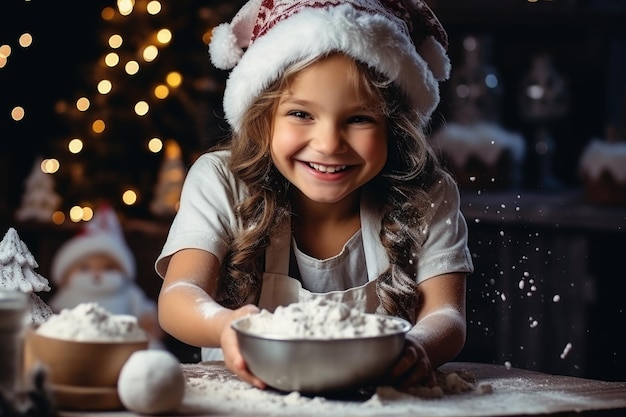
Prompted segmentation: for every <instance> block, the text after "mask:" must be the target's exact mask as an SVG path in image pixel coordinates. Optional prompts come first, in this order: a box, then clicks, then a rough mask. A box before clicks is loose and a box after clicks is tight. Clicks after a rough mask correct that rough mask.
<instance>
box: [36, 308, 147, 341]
mask: <svg viewBox="0 0 626 417" xmlns="http://www.w3.org/2000/svg"><path fill="white" fill-rule="evenodd" d="M37 333H39V334H41V335H43V336H48V337H52V338H56V339H64V340H75V341H82V342H87V341H88V342H131V341H143V340H147V335H146V333H145V332H144V330H143V329H142V328H141V327H140V326H139V323H138V322H137V318H136V317H135V316H131V315H122V314H112V313H110V312H109V311H107V310H105V309H104V308H103V307H101V306H100V305H99V304H97V303H82V304H79V305H77V306H76V307H74V308H72V309H63V310H61V312H60V313H59V314H53V315H52V316H50V318H49V319H48V320H47V321H45V322H44V323H42V324H41V325H40V326H39V327H38V328H37Z"/></svg>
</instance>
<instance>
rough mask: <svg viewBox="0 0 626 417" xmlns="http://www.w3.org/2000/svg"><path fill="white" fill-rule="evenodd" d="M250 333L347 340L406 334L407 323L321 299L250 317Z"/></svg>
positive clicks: (264, 311) (278, 308) (282, 307)
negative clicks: (405, 326)
mask: <svg viewBox="0 0 626 417" xmlns="http://www.w3.org/2000/svg"><path fill="white" fill-rule="evenodd" d="M249 324H250V327H249V328H248V329H247V330H248V331H249V332H250V333H254V334H261V335H272V336H281V337H289V338H306V339H344V338H355V337H372V336H381V335H385V334H393V333H398V332H399V331H402V329H403V322H401V321H399V320H397V319H395V318H391V317H386V316H381V315H376V314H366V313H363V312H361V311H360V310H357V309H353V308H350V307H348V306H347V305H345V304H342V303H338V302H334V301H330V300H326V299H322V298H318V299H314V300H312V301H308V302H300V303H293V304H289V305H287V306H280V307H277V308H276V310H275V311H274V313H271V312H269V311H267V310H262V311H261V312H260V313H258V314H254V315H251V316H249Z"/></svg>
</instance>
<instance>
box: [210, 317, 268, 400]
mask: <svg viewBox="0 0 626 417" xmlns="http://www.w3.org/2000/svg"><path fill="white" fill-rule="evenodd" d="M258 312H259V309H258V307H256V306H254V305H245V306H243V307H241V308H238V309H237V310H233V311H231V312H230V314H229V317H228V320H226V322H225V325H224V328H223V330H222V333H221V335H220V344H221V346H222V351H223V352H224V364H225V365H226V367H227V368H228V369H229V370H231V371H232V372H234V373H235V374H236V375H237V376H238V377H239V378H241V380H243V381H246V382H247V383H249V384H251V385H253V386H255V387H257V388H260V389H265V388H266V384H265V383H264V382H263V381H261V380H260V379H259V378H257V377H256V376H254V375H253V374H252V373H251V372H250V370H249V369H248V366H247V365H246V362H245V360H244V359H243V356H241V351H240V350H239V342H238V341H237V334H236V333H235V331H234V330H233V329H232V328H231V327H230V324H231V323H232V322H233V321H235V320H236V319H238V318H241V317H244V316H247V315H249V314H255V313H258Z"/></svg>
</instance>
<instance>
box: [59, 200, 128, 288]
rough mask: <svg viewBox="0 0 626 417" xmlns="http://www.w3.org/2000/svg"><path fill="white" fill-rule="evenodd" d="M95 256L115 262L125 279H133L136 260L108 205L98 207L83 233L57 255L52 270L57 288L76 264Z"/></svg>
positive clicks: (72, 239)
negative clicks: (106, 257)
mask: <svg viewBox="0 0 626 417" xmlns="http://www.w3.org/2000/svg"><path fill="white" fill-rule="evenodd" d="M97 253H102V254H106V255H109V256H110V257H111V258H113V259H115V261H117V263H118V264H119V265H120V268H121V269H122V272H124V274H125V275H126V277H127V278H129V279H135V273H136V265H135V258H134V256H133V253H132V251H131V250H130V248H129V247H128V245H127V244H126V242H125V240H124V234H123V232H122V227H121V225H120V223H119V219H118V217H117V214H116V213H115V211H114V210H113V208H112V207H111V206H109V205H108V204H103V205H102V206H101V207H99V208H98V209H97V211H96V212H95V214H94V217H93V218H92V219H91V220H90V221H89V222H88V223H86V224H85V227H84V228H83V230H82V231H81V232H80V233H79V234H77V235H76V236H74V237H73V238H71V239H70V240H68V241H67V242H65V243H64V244H63V245H62V246H61V247H60V248H59V250H58V251H57V252H56V254H55V255H54V259H53V260H52V266H51V277H52V281H53V282H54V283H55V284H57V285H60V284H61V283H62V281H63V279H64V277H65V274H66V273H67V272H68V270H69V269H70V268H71V267H72V266H73V265H74V264H75V263H76V262H77V261H79V260H80V259H82V258H84V257H85V256H89V255H93V254H97Z"/></svg>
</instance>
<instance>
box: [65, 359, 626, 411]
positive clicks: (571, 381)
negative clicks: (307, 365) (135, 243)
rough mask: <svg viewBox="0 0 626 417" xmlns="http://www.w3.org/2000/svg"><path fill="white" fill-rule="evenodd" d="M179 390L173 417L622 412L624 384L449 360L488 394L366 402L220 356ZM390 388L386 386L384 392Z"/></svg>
mask: <svg viewBox="0 0 626 417" xmlns="http://www.w3.org/2000/svg"><path fill="white" fill-rule="evenodd" d="M182 366H183V371H184V374H185V376H186V380H187V390H186V393H185V398H184V400H183V404H182V405H181V407H180V409H179V410H178V411H177V412H176V413H172V414H175V415H185V416H211V417H220V416H237V417H253V416H254V417H265V416H290V417H294V416H297V417H306V416H316V417H327V416H328V417H350V416H354V417H357V416H358V417H392V416H393V417H395V416H402V417H404V416H406V417H409V416H410V417H420V416H428V417H435V416H441V417H443V416H445V417H461V416H462V417H471V416H532V415H546V414H549V415H558V416H569V415H572V416H574V415H575V416H618V415H619V416H624V415H626V382H604V381H597V380H590V379H583V378H577V377H569V376H558V375H549V374H544V373H539V372H533V371H527V370H522V369H516V368H507V367H505V366H503V365H492V364H479V363H468V362H454V363H449V364H446V365H444V366H443V367H442V368H441V370H442V371H443V372H445V373H453V372H457V373H462V372H463V373H465V372H469V373H470V374H471V375H473V376H474V377H475V378H476V384H477V385H478V384H488V385H490V386H491V387H492V388H493V392H491V393H486V394H479V393H476V392H469V393H464V394H458V395H446V396H444V397H443V398H438V399H428V398H420V397H415V396H407V395H404V394H400V393H398V392H397V391H395V390H393V393H395V394H393V395H390V393H389V392H387V393H386V394H384V395H383V394H381V396H379V394H378V393H377V394H376V395H374V396H373V397H372V398H370V399H369V400H366V399H364V398H360V399H356V398H353V399H346V398H343V399H340V398H334V399H331V398H320V397H317V398H310V397H304V396H300V395H299V394H298V393H291V394H284V393H279V392H275V391H272V390H266V391H261V390H258V389H255V388H251V387H249V386H248V385H247V384H245V383H243V382H242V381H240V380H238V379H237V378H236V377H235V376H233V374H231V373H230V372H229V371H227V370H226V369H225V367H224V365H223V363H222V362H202V363H198V364H184V365H182ZM387 391H392V390H387ZM61 415H62V416H66V417H135V416H137V415H136V414H134V413H131V412H128V411H104V412H62V413H61Z"/></svg>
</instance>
